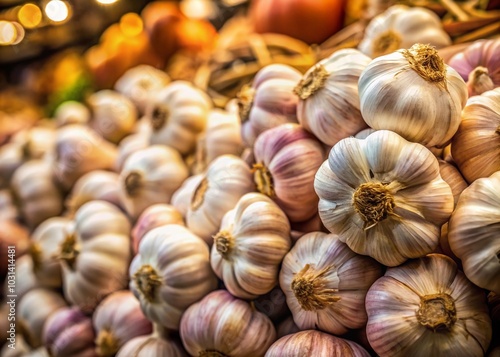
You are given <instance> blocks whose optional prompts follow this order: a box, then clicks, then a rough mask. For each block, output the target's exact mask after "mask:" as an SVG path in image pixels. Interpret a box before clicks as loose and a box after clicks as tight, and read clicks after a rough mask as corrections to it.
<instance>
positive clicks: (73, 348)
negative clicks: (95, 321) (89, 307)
mask: <svg viewBox="0 0 500 357" xmlns="http://www.w3.org/2000/svg"><path fill="white" fill-rule="evenodd" d="M94 338H95V333H94V330H93V328H92V320H91V318H90V317H87V316H86V315H85V314H83V312H81V311H80V309H78V308H77V307H63V308H61V309H59V310H57V311H56V312H55V313H53V314H52V315H50V317H49V318H48V319H47V321H46V322H45V324H44V327H43V344H44V345H45V346H46V347H47V350H48V351H49V354H50V356H52V357H98V355H97V354H96V352H95V345H94Z"/></svg>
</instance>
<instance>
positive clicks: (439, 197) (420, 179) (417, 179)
mask: <svg viewBox="0 0 500 357" xmlns="http://www.w3.org/2000/svg"><path fill="white" fill-rule="evenodd" d="M314 188H315V189H316V193H317V194H318V196H319V198H320V201H319V215H320V217H321V220H322V221H323V224H324V225H325V227H326V228H327V229H328V230H329V231H330V232H332V233H335V234H338V235H339V238H340V240H341V241H343V242H345V243H346V244H347V245H348V246H349V248H351V249H352V250H353V251H355V252H356V253H358V254H363V255H369V256H371V257H373V258H375V259H376V260H377V261H379V262H380V263H382V264H384V265H387V266H395V265H399V264H401V263H403V262H404V261H405V260H407V259H408V258H418V257H421V256H423V255H425V254H427V253H431V252H433V251H434V249H435V248H436V247H437V245H438V240H439V234H440V228H441V225H443V224H444V223H445V222H446V221H447V220H448V218H449V217H450V214H451V212H452V211H453V195H452V191H451V189H450V186H449V185H448V184H447V183H446V182H445V181H444V180H443V179H442V178H441V176H440V175H439V164H438V161H437V159H436V158H435V157H434V155H433V154H432V153H431V152H430V151H429V150H428V149H426V148H425V147H423V146H422V145H420V144H417V143H411V142H408V141H406V140H405V139H403V138H402V137H401V136H399V135H398V134H396V133H393V132H391V131H388V130H379V131H376V132H374V133H373V134H371V135H369V136H368V137H367V138H366V139H364V140H361V139H355V138H347V139H343V140H341V141H340V142H339V143H338V144H336V145H335V146H334V147H333V148H332V150H331V151H330V156H329V157H328V160H327V161H325V162H324V163H323V165H322V166H321V168H320V169H319V170H318V172H317V174H316V180H315V182H314Z"/></svg>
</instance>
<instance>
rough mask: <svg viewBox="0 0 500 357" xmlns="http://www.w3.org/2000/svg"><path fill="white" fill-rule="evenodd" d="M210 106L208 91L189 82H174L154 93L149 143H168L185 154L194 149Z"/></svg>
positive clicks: (150, 114) (146, 115)
mask: <svg viewBox="0 0 500 357" xmlns="http://www.w3.org/2000/svg"><path fill="white" fill-rule="evenodd" d="M210 109H212V101H211V99H210V97H209V96H208V95H207V94H206V93H205V92H203V91H202V90H200V89H198V88H196V87H194V86H193V85H192V84H191V83H189V82H185V81H175V82H171V83H170V84H169V85H167V86H166V87H165V88H163V89H162V90H160V91H158V92H156V93H155V95H154V96H153V97H152V98H151V102H150V103H149V105H148V107H147V109H146V113H145V117H146V118H147V120H148V121H149V123H150V125H151V127H152V129H153V131H152V133H151V137H150V144H152V145H168V146H171V147H173V148H174V149H176V150H178V151H179V152H180V153H181V154H183V155H184V154H188V153H190V152H192V151H193V150H194V148H195V145H196V137H197V135H198V134H199V133H201V132H202V131H204V130H205V127H206V123H207V116H208V113H209V111H210Z"/></svg>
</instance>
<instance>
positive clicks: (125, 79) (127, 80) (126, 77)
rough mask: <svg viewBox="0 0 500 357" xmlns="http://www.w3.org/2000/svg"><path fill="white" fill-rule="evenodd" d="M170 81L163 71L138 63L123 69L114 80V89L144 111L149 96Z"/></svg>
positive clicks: (141, 111) (140, 110) (149, 98)
mask: <svg viewBox="0 0 500 357" xmlns="http://www.w3.org/2000/svg"><path fill="white" fill-rule="evenodd" d="M169 83H170V77H169V76H168V74H167V73H165V72H164V71H162V70H160V69H158V68H155V67H153V66H150V65H147V64H140V65H138V66H135V67H132V68H130V69H128V70H127V71H125V73H124V74H122V76H121V77H120V78H119V79H118V80H117V81H116V82H115V85H114V89H115V90H116V91H118V92H119V93H121V94H123V95H124V96H126V97H127V98H128V99H130V100H131V101H132V103H134V105H135V106H136V107H137V109H138V110H139V112H140V113H144V111H145V110H146V107H147V105H148V103H149V101H150V100H151V97H153V96H154V95H155V93H156V92H158V91H160V90H161V89H163V88H164V87H166V86H167V84H169Z"/></svg>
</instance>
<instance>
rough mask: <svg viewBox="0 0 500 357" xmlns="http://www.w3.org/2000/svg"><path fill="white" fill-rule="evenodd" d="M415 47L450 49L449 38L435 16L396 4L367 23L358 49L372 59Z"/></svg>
mask: <svg viewBox="0 0 500 357" xmlns="http://www.w3.org/2000/svg"><path fill="white" fill-rule="evenodd" d="M415 43H428V44H430V45H431V46H435V47H436V48H442V47H446V46H449V45H451V38H450V36H449V35H448V34H447V33H446V32H445V31H444V29H443V25H442V23H441V19H440V18H439V16H437V15H436V13H435V12H433V11H431V10H429V9H426V8H423V7H409V6H406V5H401V4H398V5H393V6H391V7H390V8H388V9H387V10H385V11H384V12H383V13H381V14H379V15H377V16H376V17H374V18H373V19H371V21H370V22H369V23H368V25H367V26H366V28H365V31H364V34H363V39H362V40H361V42H360V43H359V45H358V48H359V50H360V51H361V52H363V53H365V54H366V55H367V56H370V57H373V58H375V57H378V56H383V55H386V54H388V53H391V52H393V51H396V50H399V49H401V48H403V49H407V48H410V47H411V46H412V45H413V44H415Z"/></svg>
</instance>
